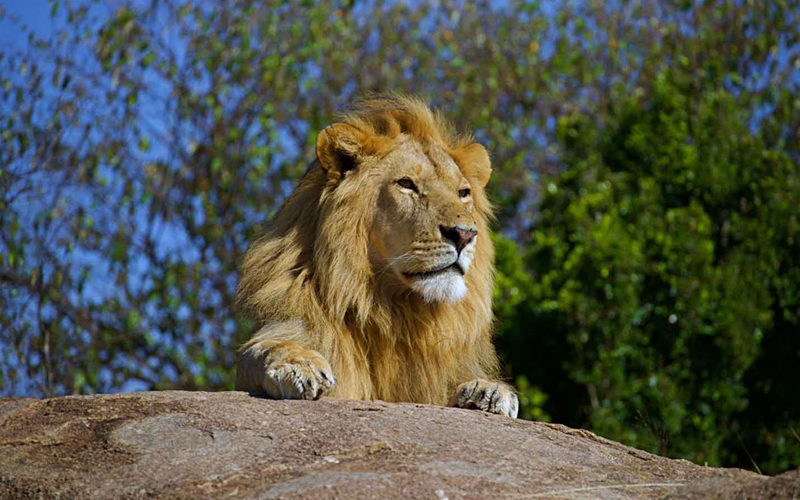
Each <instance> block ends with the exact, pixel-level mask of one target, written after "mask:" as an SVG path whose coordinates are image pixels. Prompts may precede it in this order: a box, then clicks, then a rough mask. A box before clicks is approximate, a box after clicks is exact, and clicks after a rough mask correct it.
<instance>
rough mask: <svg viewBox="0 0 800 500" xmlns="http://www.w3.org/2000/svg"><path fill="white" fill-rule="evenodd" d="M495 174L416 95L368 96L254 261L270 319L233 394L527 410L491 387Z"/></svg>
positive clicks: (347, 117)
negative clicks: (491, 196) (491, 194)
mask: <svg viewBox="0 0 800 500" xmlns="http://www.w3.org/2000/svg"><path fill="white" fill-rule="evenodd" d="M490 174H491V165H490V162H489V156H488V154H487V152H486V150H485V149H484V148H483V147H482V146H481V145H480V144H477V143H474V142H473V141H472V139H471V138H470V137H467V136H463V135H460V136H459V135H456V134H455V133H454V132H453V130H452V128H451V126H450V125H449V124H448V123H447V122H446V121H445V120H444V119H443V118H442V117H441V115H440V114H438V113H436V114H434V113H432V112H431V111H430V109H428V107H427V106H426V105H425V104H423V103H422V102H421V101H418V100H415V99H412V98H408V97H400V96H395V95H392V96H388V97H379V98H372V99H368V100H365V101H363V102H361V103H360V104H358V105H357V106H356V107H355V108H354V109H353V110H352V111H351V112H349V113H347V114H344V115H342V116H341V119H340V121H339V122H338V123H334V124H333V125H330V126H328V127H327V128H325V129H324V130H323V131H322V132H321V133H320V134H319V137H318V138H317V160H316V161H315V162H314V163H313V164H312V165H311V166H310V167H309V170H308V172H307V173H306V174H305V176H304V177H303V178H302V180H301V181H300V182H299V184H298V186H297V188H296V190H295V192H294V194H293V195H292V196H291V197H290V198H289V199H288V200H287V201H286V203H285V204H284V205H283V207H282V208H281V210H280V211H279V212H278V214H277V215H276V216H275V219H274V221H273V222H272V224H271V226H270V228H269V229H268V230H267V231H266V233H265V234H264V235H263V236H262V237H261V238H259V239H257V240H256V241H255V242H253V244H252V245H251V246H250V249H249V250H248V251H247V254H246V255H245V258H244V263H243V266H242V269H241V282H240V283H239V290H238V296H239V301H240V304H241V306H242V308H243V309H244V310H245V311H247V312H248V313H250V314H251V315H253V316H254V317H255V318H257V319H258V320H259V321H260V322H261V324H263V326H262V327H261V329H260V330H259V331H258V332H257V333H256V335H255V336H254V337H253V338H252V339H251V340H250V341H249V342H247V343H246V344H245V345H244V346H243V347H242V353H241V357H240V359H239V362H238V366H237V374H236V388H237V389H238V390H243V391H250V392H256V393H262V394H263V393H266V394H267V395H268V396H270V397H273V398H286V399H290V398H291V399H295V398H296V399H317V398H319V397H320V396H321V395H323V394H329V395H331V396H335V397H340V398H348V399H382V400H385V401H412V402H416V403H429V404H449V405H450V406H458V407H461V408H478V409H481V410H484V411H488V412H492V413H499V414H502V415H510V416H512V417H516V416H517V409H518V402H517V397H516V395H515V394H514V392H513V390H512V389H511V388H510V387H509V386H507V385H506V384H503V383H501V382H497V381H493V380H494V378H495V377H496V376H497V369H498V362H497V356H496V354H495V351H494V347H493V346H492V343H491V330H492V280H493V277H492V273H493V270H492V266H493V259H494V249H493V247H492V242H491V239H490V238H489V231H488V228H487V221H488V219H489V218H490V216H491V206H490V204H489V202H488V200H487V199H486V195H485V193H484V186H485V185H486V183H487V182H488V181H489V175H490Z"/></svg>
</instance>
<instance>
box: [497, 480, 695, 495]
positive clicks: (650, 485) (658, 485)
mask: <svg viewBox="0 0 800 500" xmlns="http://www.w3.org/2000/svg"><path fill="white" fill-rule="evenodd" d="M684 485H685V484H684V483H639V484H609V485H607V486H587V487H585V488H569V489H566V490H551V491H545V492H542V493H534V494H533V495H523V496H519V497H513V498H519V499H523V498H537V497H546V496H551V495H561V494H563V493H579V492H584V491H597V490H611V489H629V488H630V489H635V488H676V487H679V486H684Z"/></svg>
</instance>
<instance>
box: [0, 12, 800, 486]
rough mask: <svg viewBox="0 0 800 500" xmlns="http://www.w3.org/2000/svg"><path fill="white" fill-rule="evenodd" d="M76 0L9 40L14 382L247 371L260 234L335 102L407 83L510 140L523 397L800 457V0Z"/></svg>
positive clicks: (32, 388)
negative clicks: (250, 296)
mask: <svg viewBox="0 0 800 500" xmlns="http://www.w3.org/2000/svg"><path fill="white" fill-rule="evenodd" d="M51 6H52V13H53V19H54V23H55V25H56V26H58V27H59V32H58V33H56V34H54V35H53V36H52V37H48V38H46V39H39V38H38V37H36V36H35V35H34V34H33V33H28V32H26V34H27V40H20V43H18V44H16V45H14V46H9V47H3V48H2V49H0V345H2V349H0V393H2V394H32V395H55V394H64V393H90V392H107V391H116V390H129V389H135V388H145V389H160V388H182V389H225V388H231V387H232V376H233V368H232V367H233V364H234V357H235V351H236V348H237V346H238V345H239V343H240V342H241V341H243V340H244V339H245V338H247V336H248V335H249V334H250V333H251V332H252V331H253V329H254V327H255V326H256V325H253V324H251V323H250V322H249V321H248V320H247V319H246V318H242V317H238V316H237V315H236V314H235V313H233V312H232V311H235V306H234V292H235V286H236V266H237V264H238V263H239V262H240V259H241V256H242V254H243V252H244V251H245V249H246V246H247V243H248V242H249V241H250V240H251V239H252V238H253V236H254V235H256V234H257V233H259V232H260V231H261V230H262V229H263V226H264V224H265V223H266V222H267V221H268V220H269V218H270V216H271V214H272V213H273V212H274V210H275V209H276V207H277V206H279V204H280V203H281V201H282V200H283V199H285V197H286V196H287V195H288V194H289V192H290V191H291V189H292V186H293V184H294V182H295V181H296V179H297V178H299V176H300V175H302V173H303V172H304V171H305V168H306V166H307V165H308V164H309V163H310V162H311V161H312V160H313V156H314V141H315V138H316V133H317V132H318V131H319V130H320V129H321V128H322V127H323V126H324V125H326V124H327V123H330V122H331V120H333V116H334V113H335V112H336V111H338V110H340V109H341V108H342V106H344V105H346V104H347V103H348V102H350V101H351V100H352V99H353V98H355V97H356V96H358V95H361V94H364V93H367V92H370V91H388V90H394V91H400V92H407V93H414V94H418V95H420V96H421V97H423V98H425V99H427V100H428V101H429V102H431V103H432V104H433V105H436V106H440V107H442V108H443V111H444V112H445V113H446V114H447V116H449V117H451V118H453V119H454V120H455V122H456V123H458V124H459V125H460V126H462V127H468V128H470V129H471V130H473V131H474V132H475V134H476V136H477V138H478V139H479V140H480V141H481V142H482V143H484V144H485V145H486V146H487V147H488V148H489V150H490V151H491V152H492V160H493V169H494V173H493V177H492V182H491V184H490V189H491V195H492V199H493V201H494V202H495V204H496V205H497V208H498V210H497V212H498V222H497V227H496V229H497V231H498V232H497V233H496V234H495V235H494V239H495V244H496V247H497V271H498V273H497V287H496V290H495V309H496V313H497V315H498V320H499V321H498V335H499V338H498V347H499V349H500V352H501V354H502V355H503V358H504V361H505V369H506V374H505V375H506V377H507V378H508V379H509V380H510V381H512V382H514V383H515V384H516V385H517V387H518V388H519V390H520V396H521V403H522V407H521V413H522V415H523V416H524V417H526V418H534V419H538V420H548V419H549V420H552V421H555V422H559V423H564V424H568V425H573V426H585V427H589V428H591V429H592V430H594V431H596V432H598V433H600V434H602V435H605V436H607V437H610V438H613V439H618V440H621V441H623V442H626V443H629V444H632V445H634V446H638V447H640V448H645V449H649V450H652V451H656V452H659V453H664V454H668V455H671V456H679V457H685V458H689V459H692V460H695V461H698V462H701V463H704V462H708V463H709V464H715V465H717V464H724V465H739V466H742V467H747V468H752V465H751V463H750V461H749V459H748V458H747V453H748V452H749V453H750V454H751V455H752V456H753V458H754V460H755V461H756V462H757V463H758V465H759V466H760V467H761V469H762V470H765V471H769V472H775V471H779V470H784V469H787V468H790V467H796V466H798V465H799V464H800V439H797V438H796V437H795V435H794V433H793V431H797V432H800V401H799V400H798V399H797V397H796V395H795V392H796V391H795V390H794V386H793V380H794V379H796V378H797V370H796V366H797V364H798V361H799V359H798V358H800V335H799V334H798V333H799V332H798V326H799V325H798V321H800V288H798V283H800V261H799V260H798V256H800V249H799V248H798V240H799V238H800V235H798V232H799V231H800V214H799V212H800V211H798V208H797V207H798V206H800V194H799V193H800V186H799V185H798V184H799V183H800V174H799V173H798V160H800V137H799V134H798V133H797V131H798V130H800V99H798V98H797V95H800V89H798V87H799V86H800V58H798V43H799V42H800V28H798V26H800V18H798V17H799V16H798V9H797V8H796V6H791V5H789V4H787V3H786V2H775V1H771V0H755V1H748V2H731V1H719V2H704V3H692V2H678V3H674V2H633V3H626V2H623V3H621V4H618V3H616V2H610V3H609V2H600V1H596V0H592V1H589V2H563V3H561V2H527V1H521V0H519V1H517V0H512V1H509V2H499V3H498V2H484V1H479V2H465V1H454V0H445V1H443V2H436V3H430V2H390V3H388V4H387V3H383V2H368V1H355V2H353V1H335V0H323V1H320V2H287V1H282V0H268V1H265V2H255V1H249V0H246V1H240V0H236V1H234V0H226V1H222V2H216V3H214V4H200V3H198V4H195V3H190V2H158V1H155V0H152V1H144V2H123V3H122V4H117V3H114V4H108V3H104V2H94V3H92V2H83V1H79V2H77V3H64V2H51ZM2 22H7V19H4V14H3V11H2V9H0V23H2ZM745 450H747V451H745Z"/></svg>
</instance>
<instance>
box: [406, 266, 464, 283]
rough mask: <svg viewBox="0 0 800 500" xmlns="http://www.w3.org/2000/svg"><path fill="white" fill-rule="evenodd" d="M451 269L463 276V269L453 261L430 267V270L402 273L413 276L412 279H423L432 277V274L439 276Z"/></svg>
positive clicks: (409, 276) (408, 276)
mask: <svg viewBox="0 0 800 500" xmlns="http://www.w3.org/2000/svg"><path fill="white" fill-rule="evenodd" d="M451 270H453V271H455V272H457V273H458V274H460V275H461V276H464V270H463V269H462V268H461V266H460V265H459V264H458V262H453V263H452V264H449V265H447V266H444V267H440V268H439V269H432V270H430V271H420V272H416V273H403V274H404V275H405V276H406V277H407V278H414V279H425V278H432V277H434V276H439V275H442V274H444V273H447V272H450V271H451Z"/></svg>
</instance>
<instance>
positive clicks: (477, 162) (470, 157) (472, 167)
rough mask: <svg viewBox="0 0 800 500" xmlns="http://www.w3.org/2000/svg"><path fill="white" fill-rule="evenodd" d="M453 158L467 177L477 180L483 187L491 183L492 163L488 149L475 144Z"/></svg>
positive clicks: (458, 151)
mask: <svg viewBox="0 0 800 500" xmlns="http://www.w3.org/2000/svg"><path fill="white" fill-rule="evenodd" d="M453 157H454V158H455V160H456V163H458V165H459V166H460V167H461V171H462V172H464V175H465V176H467V177H471V178H473V179H475V180H476V181H478V182H479V183H480V185H481V186H486V184H488V183H489V177H491V175H492V162H491V160H489V153H488V152H487V151H486V148H484V147H483V146H481V145H480V144H478V143H477V142H475V143H472V144H470V145H469V146H466V147H463V148H461V149H459V150H457V151H455V152H454V153H453Z"/></svg>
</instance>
